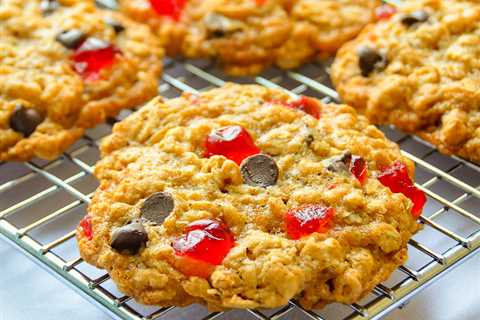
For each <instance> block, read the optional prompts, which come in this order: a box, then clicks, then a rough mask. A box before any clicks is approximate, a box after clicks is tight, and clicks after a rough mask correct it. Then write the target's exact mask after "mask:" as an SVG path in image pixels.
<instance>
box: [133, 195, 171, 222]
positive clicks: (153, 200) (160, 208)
mask: <svg viewBox="0 0 480 320" xmlns="http://www.w3.org/2000/svg"><path fill="white" fill-rule="evenodd" d="M174 207H175V203H174V201H173V197H172V195H171V194H170V193H168V192H157V193H154V194H152V195H151V196H150V197H148V198H147V199H146V200H145V202H143V205H142V207H141V208H140V213H141V215H142V218H144V219H146V220H148V221H151V222H154V223H157V224H162V223H163V221H164V220H165V218H166V217H167V216H168V215H169V214H170V213H171V212H172V211H173V209H174Z"/></svg>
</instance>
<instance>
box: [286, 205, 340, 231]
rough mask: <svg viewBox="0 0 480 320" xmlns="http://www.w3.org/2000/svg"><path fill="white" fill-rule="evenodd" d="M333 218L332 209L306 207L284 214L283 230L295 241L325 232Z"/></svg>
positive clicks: (333, 212) (316, 206) (314, 206)
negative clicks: (315, 233)
mask: <svg viewBox="0 0 480 320" xmlns="http://www.w3.org/2000/svg"><path fill="white" fill-rule="evenodd" d="M334 216H335V209H334V208H330V207H324V206H320V205H306V206H302V207H299V208H294V209H291V210H289V211H288V212H287V213H286V214H285V216H284V222H285V228H286V231H287V234H288V236H289V237H290V238H291V239H295V240H296V239H300V238H301V237H304V236H308V235H309V234H311V233H314V232H326V231H327V230H328V229H329V224H330V222H331V221H332V219H333V217H334Z"/></svg>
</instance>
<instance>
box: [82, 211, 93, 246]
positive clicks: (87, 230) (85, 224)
mask: <svg viewBox="0 0 480 320" xmlns="http://www.w3.org/2000/svg"><path fill="white" fill-rule="evenodd" d="M79 225H80V228H82V231H83V234H84V235H85V237H87V239H88V240H92V239H93V231H92V217H90V216H89V215H86V216H85V217H83V219H82V220H80V223H79Z"/></svg>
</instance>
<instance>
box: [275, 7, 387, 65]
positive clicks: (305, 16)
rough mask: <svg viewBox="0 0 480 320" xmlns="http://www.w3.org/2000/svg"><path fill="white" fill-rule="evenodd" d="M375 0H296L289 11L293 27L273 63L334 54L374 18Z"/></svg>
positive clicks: (278, 63)
mask: <svg viewBox="0 0 480 320" xmlns="http://www.w3.org/2000/svg"><path fill="white" fill-rule="evenodd" d="M380 5H381V1H378V0H322V1H318V0H296V1H294V5H293V7H292V8H291V11H290V18H291V21H292V25H293V28H292V31H291V35H290V37H289V40H288V41H287V42H286V43H285V44H284V45H283V46H282V47H281V48H280V49H279V50H278V52H277V57H276V60H275V62H276V64H277V65H278V66H280V67H282V68H284V69H290V68H295V67H298V66H300V65H301V64H303V63H306V62H308V61H311V60H312V59H313V58H314V57H315V56H318V55H320V56H327V55H334V54H335V52H336V51H337V50H338V48H340V46H341V45H343V44H344V43H345V42H347V41H349V40H351V39H353V38H354V37H355V36H356V35H358V33H360V31H361V30H362V28H363V27H365V26H366V25H367V24H369V23H370V22H373V21H375V19H376V15H375V10H376V9H377V8H378V7H379V6H380Z"/></svg>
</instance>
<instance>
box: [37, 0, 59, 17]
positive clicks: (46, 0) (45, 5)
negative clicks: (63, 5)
mask: <svg viewBox="0 0 480 320" xmlns="http://www.w3.org/2000/svg"><path fill="white" fill-rule="evenodd" d="M59 6H60V5H59V3H58V1H56V0H42V2H40V11H42V14H43V15H45V16H47V15H49V14H51V13H53V12H54V11H55V10H57V9H58V7H59Z"/></svg>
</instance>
